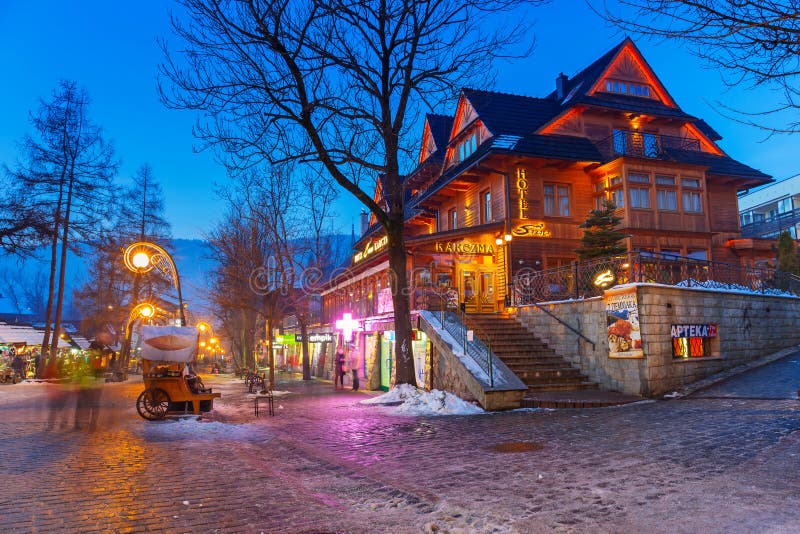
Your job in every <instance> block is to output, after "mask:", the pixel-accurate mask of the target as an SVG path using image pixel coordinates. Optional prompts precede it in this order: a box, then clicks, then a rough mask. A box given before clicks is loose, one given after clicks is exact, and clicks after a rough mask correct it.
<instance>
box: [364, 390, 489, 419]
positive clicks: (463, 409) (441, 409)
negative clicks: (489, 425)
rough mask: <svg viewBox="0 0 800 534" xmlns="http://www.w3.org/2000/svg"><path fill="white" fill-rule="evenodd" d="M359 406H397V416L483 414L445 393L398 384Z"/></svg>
mask: <svg viewBox="0 0 800 534" xmlns="http://www.w3.org/2000/svg"><path fill="white" fill-rule="evenodd" d="M360 402H361V404H397V406H395V407H394V410H393V412H394V413H395V414H397V415H473V414H479V413H484V411H483V410H482V409H481V408H480V407H478V406H475V405H474V404H470V403H469V402H467V401H465V400H463V399H461V398H459V397H458V396H456V395H453V394H452V393H448V392H447V391H440V390H438V389H434V390H432V391H425V390H422V389H418V388H415V387H414V386H412V385H410V384H400V385H399V386H397V387H395V388H392V389H391V390H390V391H388V392H386V393H384V394H383V395H380V396H378V397H373V398H371V399H366V400H362V401H360Z"/></svg>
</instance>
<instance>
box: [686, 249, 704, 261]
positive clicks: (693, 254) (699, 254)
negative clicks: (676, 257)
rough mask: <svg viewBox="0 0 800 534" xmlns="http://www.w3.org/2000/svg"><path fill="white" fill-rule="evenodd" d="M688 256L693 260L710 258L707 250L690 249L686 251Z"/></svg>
mask: <svg viewBox="0 0 800 534" xmlns="http://www.w3.org/2000/svg"><path fill="white" fill-rule="evenodd" d="M686 257H687V258H690V259H693V260H702V261H707V260H708V253H707V252H706V251H705V250H690V251H689V252H687V253H686Z"/></svg>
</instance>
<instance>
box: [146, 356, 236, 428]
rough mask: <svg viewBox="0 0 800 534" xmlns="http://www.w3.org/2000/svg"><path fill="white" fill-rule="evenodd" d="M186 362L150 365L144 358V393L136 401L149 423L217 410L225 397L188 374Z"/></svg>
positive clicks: (198, 378)
mask: <svg viewBox="0 0 800 534" xmlns="http://www.w3.org/2000/svg"><path fill="white" fill-rule="evenodd" d="M186 365H187V363H186V362H151V361H150V360H145V359H142V376H143V378H144V387H145V389H144V391H142V393H141V394H140V395H139V398H137V399H136V411H137V412H139V415H141V416H142V417H144V418H145V419H147V420H148V421H155V420H157V419H163V418H164V417H166V415H167V414H168V413H193V414H200V413H201V412H208V411H211V410H213V409H214V399H218V398H219V397H221V396H222V395H221V394H220V393H214V392H212V391H211V389H210V388H206V387H205V386H204V385H203V381H202V380H200V377H199V376H194V377H193V376H188V375H186V373H185V368H186Z"/></svg>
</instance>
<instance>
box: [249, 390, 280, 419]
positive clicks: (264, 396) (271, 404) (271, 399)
mask: <svg viewBox="0 0 800 534" xmlns="http://www.w3.org/2000/svg"><path fill="white" fill-rule="evenodd" d="M262 400H265V401H267V408H268V409H269V414H270V415H275V396H274V395H273V394H272V392H271V391H267V392H259V393H257V394H256V396H255V397H253V408H254V409H255V412H256V417H258V403H259V402H260V401H262Z"/></svg>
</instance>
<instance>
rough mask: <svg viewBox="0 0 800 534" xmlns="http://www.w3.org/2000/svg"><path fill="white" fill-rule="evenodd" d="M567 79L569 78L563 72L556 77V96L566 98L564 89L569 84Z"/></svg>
mask: <svg viewBox="0 0 800 534" xmlns="http://www.w3.org/2000/svg"><path fill="white" fill-rule="evenodd" d="M567 80H569V78H568V77H567V75H566V74H564V73H563V72H562V73H561V74H559V75H558V77H557V78H556V97H558V99H559V100H561V99H562V98H564V89H565V88H566V86H567Z"/></svg>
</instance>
